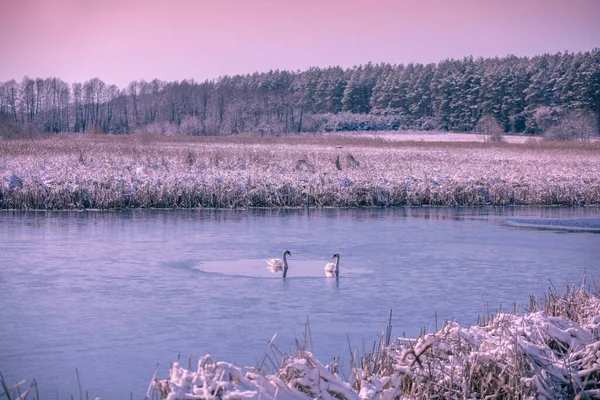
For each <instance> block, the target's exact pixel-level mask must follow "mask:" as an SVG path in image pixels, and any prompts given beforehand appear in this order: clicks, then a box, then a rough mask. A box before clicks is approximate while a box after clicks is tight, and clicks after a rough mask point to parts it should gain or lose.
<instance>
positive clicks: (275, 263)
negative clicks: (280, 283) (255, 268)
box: [267, 250, 292, 278]
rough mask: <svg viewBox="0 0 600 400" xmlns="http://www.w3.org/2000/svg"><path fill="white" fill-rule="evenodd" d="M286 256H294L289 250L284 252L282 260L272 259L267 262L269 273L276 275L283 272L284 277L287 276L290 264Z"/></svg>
mask: <svg viewBox="0 0 600 400" xmlns="http://www.w3.org/2000/svg"><path fill="white" fill-rule="evenodd" d="M286 255H290V256H291V255H292V253H290V251H289V250H284V252H283V255H282V256H281V257H282V258H270V259H268V260H267V271H269V272H271V273H273V274H275V273H277V272H281V271H283V277H284V278H285V276H286V275H287V270H288V263H287V258H286V257H285V256H286Z"/></svg>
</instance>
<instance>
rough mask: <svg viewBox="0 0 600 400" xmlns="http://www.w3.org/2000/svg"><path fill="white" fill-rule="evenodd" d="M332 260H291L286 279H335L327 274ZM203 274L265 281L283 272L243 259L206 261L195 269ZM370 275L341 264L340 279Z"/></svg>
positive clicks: (281, 274) (357, 268)
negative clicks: (328, 265) (326, 266)
mask: <svg viewBox="0 0 600 400" xmlns="http://www.w3.org/2000/svg"><path fill="white" fill-rule="evenodd" d="M328 262H330V260H291V259H288V265H289V267H288V272H287V276H286V278H290V279H292V278H335V274H327V273H326V272H325V270H324V268H325V264H326V263H328ZM193 269H194V270H197V271H200V272H202V273H208V274H216V275H225V276H239V277H252V278H265V279H269V278H271V279H281V278H282V277H283V272H271V271H269V270H268V269H267V262H266V260H264V259H242V260H223V261H205V262H202V263H200V264H199V265H197V266H196V267H194V268H193ZM368 273H369V269H368V268H361V267H356V266H345V265H343V264H341V263H340V273H339V277H340V278H342V277H351V276H358V275H365V274H368Z"/></svg>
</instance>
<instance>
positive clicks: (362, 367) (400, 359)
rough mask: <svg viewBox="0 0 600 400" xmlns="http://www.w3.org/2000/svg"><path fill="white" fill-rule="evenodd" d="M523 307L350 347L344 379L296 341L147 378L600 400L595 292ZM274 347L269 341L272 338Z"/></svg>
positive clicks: (231, 385) (208, 389) (345, 392)
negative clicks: (242, 363) (252, 356)
mask: <svg viewBox="0 0 600 400" xmlns="http://www.w3.org/2000/svg"><path fill="white" fill-rule="evenodd" d="M531 308H532V309H531V310H530V312H528V313H526V314H522V315H519V314H517V313H500V314H497V315H495V316H492V317H490V318H487V319H486V320H485V321H482V322H481V323H480V324H479V325H477V326H470V327H462V326H460V325H459V324H458V323H456V322H453V321H449V322H446V323H445V325H444V327H443V328H442V329H440V330H439V331H437V332H434V333H429V334H423V335H422V336H420V337H419V338H416V339H406V338H400V339H397V340H395V341H393V342H392V341H391V340H390V329H388V331H387V332H386V333H385V334H384V335H382V340H381V341H380V343H379V344H378V345H377V346H374V348H373V351H372V352H369V353H367V354H364V355H362V356H361V357H358V356H357V353H356V352H353V356H352V362H351V374H350V375H351V376H350V377H349V379H345V378H344V377H343V376H342V374H340V373H339V372H338V371H339V365H338V362H337V360H336V359H334V361H333V362H331V363H330V364H328V365H325V364H324V363H322V362H321V361H320V360H318V359H316V358H315V357H314V355H313V354H312V353H311V352H310V351H308V350H307V349H306V348H305V346H304V345H299V348H298V350H297V352H296V353H295V354H294V355H283V356H282V357H281V361H280V362H279V363H278V364H275V363H274V362H273V360H274V358H275V356H276V355H277V352H278V350H277V349H276V348H275V350H276V351H273V353H272V354H273V356H272V357H271V356H269V357H266V358H268V359H269V360H270V361H271V362H272V365H273V368H272V369H271V370H270V371H267V370H266V369H265V368H264V365H259V366H257V367H254V368H240V367H238V366H235V365H233V364H231V363H228V362H222V361H221V362H216V361H213V360H212V359H210V356H208V355H207V356H205V357H203V358H202V359H201V360H200V361H199V362H198V366H197V368H196V369H195V370H191V368H187V369H186V368H183V367H182V366H181V365H179V363H173V364H172V366H171V370H170V374H169V377H168V378H167V379H154V389H155V391H154V393H153V396H154V397H155V398H156V397H158V398H159V399H168V400H175V399H207V400H208V399H285V400H287V399H289V400H291V399H297V400H301V399H317V398H318V399H327V400H333V399H337V400H340V399H347V400H350V399H374V400H384V399H390V400H391V399H441V398H444V399H484V398H485V399H517V398H518V399H573V398H579V399H587V398H598V397H599V396H600V364H599V361H598V358H599V356H600V341H599V339H600V335H599V329H600V298H599V297H598V292H597V291H595V292H594V293H592V292H590V291H586V290H585V289H584V287H583V286H581V287H579V288H573V289H569V290H567V291H566V292H565V293H564V294H561V295H557V294H555V293H553V292H552V291H551V292H549V294H548V295H547V296H546V297H545V298H544V299H542V300H541V301H540V302H535V301H534V300H532V304H531ZM271 346H272V347H274V345H273V344H271Z"/></svg>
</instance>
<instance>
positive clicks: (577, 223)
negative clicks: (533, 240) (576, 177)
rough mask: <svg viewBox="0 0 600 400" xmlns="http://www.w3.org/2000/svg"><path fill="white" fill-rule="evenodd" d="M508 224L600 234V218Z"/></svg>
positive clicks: (541, 220) (512, 221) (538, 219)
mask: <svg viewBox="0 0 600 400" xmlns="http://www.w3.org/2000/svg"><path fill="white" fill-rule="evenodd" d="M506 223H507V224H508V225H510V226H515V227H519V228H532V229H546V230H560V231H568V232H596V233H600V218H595V217H590V218H518V219H508V220H506Z"/></svg>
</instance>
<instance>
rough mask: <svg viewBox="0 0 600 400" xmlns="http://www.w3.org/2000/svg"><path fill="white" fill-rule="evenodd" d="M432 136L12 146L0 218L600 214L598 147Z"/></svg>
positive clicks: (138, 139)
mask: <svg viewBox="0 0 600 400" xmlns="http://www.w3.org/2000/svg"><path fill="white" fill-rule="evenodd" d="M424 135H425V136H427V140H422V141H419V140H417V139H416V138H414V135H412V136H411V137H410V140H389V138H386V137H383V136H378V135H369V136H366V135H365V136H362V135H323V136H314V135H310V136H305V135H303V136H290V137H269V138H262V137H253V136H229V137H154V136H149V135H132V136H109V135H98V136H97V135H84V136H72V135H71V136H67V135H65V136H57V137H54V138H51V139H44V140H15V141H8V140H5V141H0V174H1V180H0V208H2V209H21V210H26V209H42V210H60V209H124V208H206V207H211V208H251V207H306V206H308V207H387V206H424V205H432V206H481V205H598V204H600V143H597V142H589V143H571V142H569V143H545V142H533V141H519V142H512V143H498V144H492V143H484V142H481V141H479V138H478V137H476V135H474V136H473V137H474V140H473V141H471V142H467V141H447V140H446V139H447V138H446V137H445V136H444V135H443V134H439V135H438V136H437V137H439V140H438V141H433V140H432V137H431V136H432V135H428V134H424ZM448 137H450V136H448Z"/></svg>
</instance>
